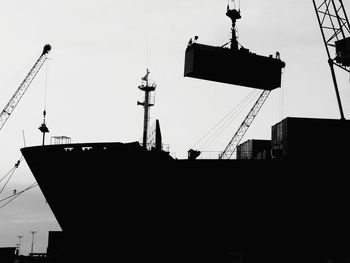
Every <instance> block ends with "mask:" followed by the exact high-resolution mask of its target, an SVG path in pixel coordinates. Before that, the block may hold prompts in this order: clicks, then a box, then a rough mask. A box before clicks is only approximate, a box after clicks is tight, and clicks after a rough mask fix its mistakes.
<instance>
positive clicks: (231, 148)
mask: <svg viewBox="0 0 350 263" xmlns="http://www.w3.org/2000/svg"><path fill="white" fill-rule="evenodd" d="M270 92H271V90H263V91H262V93H261V95H260V96H259V98H258V100H257V101H256V102H255V104H254V106H253V107H252V109H251V110H250V111H249V113H248V115H247V116H246V117H245V119H244V121H243V122H242V124H241V126H240V127H239V128H238V130H237V131H236V133H235V135H234V136H233V137H232V139H231V141H230V142H229V144H228V145H227V146H226V148H225V150H224V151H223V152H222V153H220V154H219V159H230V158H231V156H232V154H233V153H234V152H235V151H236V149H237V146H238V144H239V143H240V141H241V140H242V138H243V136H244V134H245V133H246V131H247V130H248V128H249V126H250V125H251V124H252V122H253V120H254V118H255V117H256V115H257V114H258V112H259V111H260V109H261V107H262V106H263V104H264V102H265V101H266V99H267V97H268V96H269V94H270Z"/></svg>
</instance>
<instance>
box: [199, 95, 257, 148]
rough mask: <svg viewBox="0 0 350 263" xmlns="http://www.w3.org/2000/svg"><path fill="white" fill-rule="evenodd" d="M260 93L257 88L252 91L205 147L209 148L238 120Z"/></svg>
mask: <svg viewBox="0 0 350 263" xmlns="http://www.w3.org/2000/svg"><path fill="white" fill-rule="evenodd" d="M257 95H258V93H257V92H256V90H254V91H252V92H251V96H249V98H248V99H247V100H246V101H245V102H244V103H242V104H241V105H240V107H238V109H237V111H236V112H235V113H234V114H233V115H231V116H230V118H229V120H228V121H227V122H226V124H223V125H221V127H220V129H219V130H217V132H216V133H215V134H213V135H212V136H211V139H210V140H207V144H205V145H204V146H203V149H204V150H205V149H207V148H208V147H209V146H210V145H211V144H212V143H213V142H214V141H215V140H216V139H217V138H218V137H219V136H220V135H221V134H222V133H223V132H224V131H225V130H226V129H227V128H228V127H229V126H230V125H232V123H233V122H234V121H235V120H236V118H237V117H238V116H239V115H240V114H241V113H242V111H243V110H244V109H246V108H247V107H248V105H250V104H251V102H252V101H254V100H256V97H257Z"/></svg>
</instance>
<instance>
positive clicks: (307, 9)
mask: <svg viewBox="0 0 350 263" xmlns="http://www.w3.org/2000/svg"><path fill="white" fill-rule="evenodd" d="M240 2H241V3H240V9H241V15H242V19H241V20H239V21H238V22H237V29H238V37H239V43H240V44H241V45H243V46H244V47H245V48H248V49H250V51H251V52H254V53H257V54H260V55H264V56H268V55H270V54H273V55H274V54H275V53H276V51H278V52H279V53H280V54H281V59H282V60H283V61H284V62H285V63H286V68H285V69H284V71H283V75H282V87H281V88H279V89H276V90H274V91H272V92H271V94H270V96H269V98H268V99H267V101H266V103H265V104H264V106H263V108H262V109H261V111H260V112H259V114H258V116H257V117H256V119H255V120H254V122H253V124H252V126H251V127H250V128H249V130H248V132H247V133H246V135H245V137H244V138H243V140H247V139H271V126H272V125H274V124H276V123H277V122H279V121H281V120H282V119H283V118H285V117H310V118H311V117H312V118H336V119H339V118H340V115H339V110H338V106H337V101H336V97H335V92H334V88H333V84H332V79H331V75H330V71H329V66H328V64H327V57H326V50H325V47H324V44H323V42H322V38H321V32H320V29H319V27H318V24H317V19H316V14H315V11H314V9H313V5H312V1H293V0H284V1H279V0H269V1H259V0H241V1H240ZM237 4H238V1H237ZM344 4H345V6H350V2H349V1H344ZM226 6H227V0H219V1H218V0H191V1H187V0H178V1H170V0H147V1H142V0H141V1H119V0H89V1H82V0H74V1H68V0H49V1H48V0H31V1H24V0H11V1H8V0H2V1H0V25H1V34H2V38H1V39H2V42H1V46H0V107H5V105H6V103H7V102H8V101H9V99H10V98H11V96H12V95H13V93H14V92H15V90H16V89H17V87H18V86H19V85H20V83H21V82H22V80H23V79H24V77H25V76H26V74H27V73H28V72H29V70H30V68H31V67H32V66H33V65H34V63H35V61H36V60H37V59H38V58H39V56H40V54H41V52H42V48H43V47H44V45H45V44H50V45H51V46H52V50H51V52H50V53H49V55H48V57H49V59H48V60H47V61H46V62H45V65H44V66H43V67H42V69H41V70H40V72H39V73H38V75H37V76H36V78H35V79H34V81H33V82H32V84H31V85H30V87H29V88H28V90H27V92H26V93H25V95H24V96H23V98H22V100H21V101H20V102H19V104H18V106H17V107H16V109H15V110H14V112H13V114H12V115H11V116H10V118H9V119H8V121H7V123H6V124H5V126H4V127H3V128H2V129H1V130H0V178H1V177H2V176H4V175H5V174H6V173H7V172H8V171H9V170H10V169H11V168H12V167H13V166H14V164H15V163H16V161H17V160H18V159H19V158H20V156H21V153H20V148H22V147H23V146H24V145H26V146H34V145H38V144H40V143H41V139H42V137H41V134H40V132H39V130H38V127H39V126H40V124H41V123H42V118H43V116H42V112H43V110H44V108H46V111H47V116H46V119H47V126H48V128H49V130H50V133H49V135H48V136H47V138H48V139H47V143H49V141H50V137H51V136H60V135H65V136H69V137H71V139H72V142H74V143H79V142H105V141H120V142H131V141H137V140H139V139H140V138H141V136H142V126H143V109H142V108H141V107H140V106H137V104H136V102H137V100H139V101H142V100H143V94H142V92H141V91H140V90H138V88H137V87H138V85H139V84H140V81H141V77H142V76H144V75H145V73H146V69H147V68H149V70H150V72H151V73H150V78H151V79H152V80H153V81H155V82H156V84H157V89H156V92H155V106H154V107H152V108H151V122H153V121H154V120H155V119H159V120H160V126H161V130H162V136H163V142H164V143H165V144H169V149H170V152H171V154H172V155H173V156H176V157H177V158H186V157H187V151H188V150H189V149H190V148H192V147H193V146H197V144H196V143H197V142H198V141H199V140H200V139H201V138H202V136H203V135H205V134H206V133H207V132H208V131H210V130H211V129H212V128H213V127H214V126H215V125H216V124H217V123H218V121H220V120H221V119H222V118H223V117H224V116H225V115H226V114H227V113H228V112H229V111H230V110H232V108H234V107H235V106H236V105H238V104H239V103H240V102H241V101H242V100H243V99H244V98H245V97H246V96H247V95H248V94H250V93H251V92H252V89H250V88H246V87H239V86H234V85H228V84H222V83H217V82H211V81H204V80H199V79H191V78H185V77H184V76H183V70H184V58H185V48H186V46H187V43H188V40H189V39H190V38H191V37H193V36H195V35H197V36H199V39H198V42H199V43H203V44H208V45H213V46H221V45H223V44H225V43H226V42H228V41H229V39H230V29H231V22H230V20H229V18H228V17H226V16H225V12H226ZM337 79H338V82H339V83H338V84H339V90H340V95H341V99H342V103H343V109H344V115H345V118H350V89H349V86H350V85H349V82H350V77H349V74H345V73H344V72H341V71H338V70H337ZM250 107H252V104H251V106H248V107H247V109H246V111H243V112H242V114H241V115H240V116H238V117H237V118H236V119H235V121H234V123H232V125H230V126H228V128H227V129H226V130H225V131H224V132H222V133H221V134H220V136H219V137H218V138H217V140H215V142H213V143H212V144H211V145H210V146H208V147H207V148H205V149H201V148H198V149H199V150H205V151H222V150H223V149H224V148H225V146H226V145H227V143H228V142H229V140H230V139H231V137H232V136H233V134H234V132H235V131H236V129H237V128H238V127H239V125H240V123H241V122H242V121H243V119H244V117H245V115H246V114H247V112H248V111H249V108H250ZM58 165H59V164H58ZM33 182H35V179H34V177H33V175H32V174H31V171H30V169H29V167H28V166H27V164H26V163H25V161H24V160H23V161H22V162H21V165H20V166H19V168H18V169H17V170H16V172H15V173H14V175H13V177H12V178H11V181H10V182H9V185H8V186H7V187H6V189H5V190H4V191H3V192H2V193H1V194H0V198H4V197H6V196H7V195H9V194H10V193H11V192H12V191H13V190H14V189H16V190H18V191H19V190H21V189H24V188H25V187H27V186H28V185H30V184H32V183H33ZM0 186H1V185H0ZM49 230H60V226H59V224H58V223H57V221H56V220H55V218H54V216H53V213H52V211H51V210H50V207H49V205H48V204H47V203H46V201H45V198H44V196H43V195H42V192H41V190H40V188H39V187H36V188H33V189H31V190H29V191H27V192H26V193H24V194H22V195H21V196H20V197H18V198H17V199H15V200H14V201H13V202H11V203H10V204H9V205H7V206H5V207H3V208H0V247H3V246H15V245H16V243H17V242H18V238H17V236H18V235H23V236H24V237H23V238H22V241H21V251H22V253H23V254H26V253H29V251H30V244H31V234H30V233H29V232H30V231H38V232H37V234H36V235H35V252H45V251H46V247H47V231H49Z"/></svg>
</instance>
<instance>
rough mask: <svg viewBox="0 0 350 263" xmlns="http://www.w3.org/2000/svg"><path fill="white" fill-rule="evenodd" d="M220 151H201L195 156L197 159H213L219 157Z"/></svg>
mask: <svg viewBox="0 0 350 263" xmlns="http://www.w3.org/2000/svg"><path fill="white" fill-rule="evenodd" d="M220 153H221V152H220V151H201V154H200V155H199V156H198V157H197V159H204V160H215V159H219V154H220Z"/></svg>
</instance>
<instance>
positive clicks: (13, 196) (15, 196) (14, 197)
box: [0, 182, 38, 209]
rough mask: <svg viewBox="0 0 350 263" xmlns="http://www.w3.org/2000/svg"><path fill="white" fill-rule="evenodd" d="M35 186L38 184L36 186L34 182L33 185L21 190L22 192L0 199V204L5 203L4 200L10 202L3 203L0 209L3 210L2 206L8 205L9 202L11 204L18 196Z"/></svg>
mask: <svg viewBox="0 0 350 263" xmlns="http://www.w3.org/2000/svg"><path fill="white" fill-rule="evenodd" d="M36 186H38V184H37V183H36V182H35V183H32V184H31V185H30V186H28V187H27V188H25V189H24V190H22V191H20V192H18V193H15V194H12V195H10V196H8V197H5V198H3V199H1V200H0V202H3V201H5V200H7V199H10V200H8V201H7V202H6V203H4V204H3V205H1V206H0V209H1V208H3V207H4V206H6V205H8V204H9V203H10V202H12V201H13V200H14V199H16V198H17V197H18V196H20V195H21V194H23V193H24V192H26V191H28V190H30V189H32V188H34V187H36Z"/></svg>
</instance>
